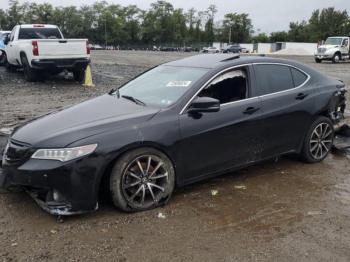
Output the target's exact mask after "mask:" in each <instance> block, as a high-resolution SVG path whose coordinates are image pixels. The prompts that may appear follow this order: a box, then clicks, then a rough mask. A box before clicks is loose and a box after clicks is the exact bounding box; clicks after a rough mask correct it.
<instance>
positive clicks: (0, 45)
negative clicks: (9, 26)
mask: <svg viewBox="0 0 350 262" xmlns="http://www.w3.org/2000/svg"><path fill="white" fill-rule="evenodd" d="M10 33H11V31H0V66H2V65H4V64H5V61H6V55H5V43H4V40H5V39H6V37H7V36H8V35H9V34H10Z"/></svg>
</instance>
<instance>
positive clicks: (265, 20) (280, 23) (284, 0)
mask: <svg viewBox="0 0 350 262" xmlns="http://www.w3.org/2000/svg"><path fill="white" fill-rule="evenodd" d="M155 1H156V0H107V2H108V3H114V4H120V5H131V4H135V5H137V6H138V7H139V8H141V9H149V7H150V4H151V3H153V2H155ZM20 2H22V3H23V2H25V1H23V0H20ZM27 2H36V3H43V2H48V3H51V4H52V5H54V6H69V5H76V6H81V5H84V4H85V5H88V4H92V3H94V2H96V0H36V1H27ZM168 2H170V3H172V4H173V6H174V7H175V8H183V9H184V10H188V9H190V8H192V7H194V8H196V9H197V10H205V9H206V8H207V7H208V6H209V5H211V4H215V5H216V6H217V7H218V13H217V15H216V16H217V18H216V20H221V19H223V17H224V15H225V14H226V13H232V12H237V13H248V14H249V16H250V18H251V19H252V22H253V26H254V29H255V30H256V31H257V30H258V29H260V30H261V32H265V33H268V34H269V33H271V32H275V31H281V30H288V28H289V22H291V21H302V20H307V19H308V18H310V16H311V13H312V11H313V10H315V9H322V8H326V7H335V8H336V9H340V10H347V11H348V13H349V15H350V0H279V1H278V0H241V1H237V0H211V1H203V0H168ZM7 7H8V1H7V0H0V8H2V9H6V8H7Z"/></svg>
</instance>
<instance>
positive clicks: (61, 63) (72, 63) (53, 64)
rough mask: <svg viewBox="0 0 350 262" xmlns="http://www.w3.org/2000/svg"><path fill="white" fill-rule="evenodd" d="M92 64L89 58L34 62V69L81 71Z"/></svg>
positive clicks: (32, 63)
mask: <svg viewBox="0 0 350 262" xmlns="http://www.w3.org/2000/svg"><path fill="white" fill-rule="evenodd" d="M89 63H90V59H88V58H72V59H42V60H32V62H31V65H32V68H34V69H37V70H63V69H67V70H71V71H74V70H80V69H85V68H86V67H87V65H88V64H89Z"/></svg>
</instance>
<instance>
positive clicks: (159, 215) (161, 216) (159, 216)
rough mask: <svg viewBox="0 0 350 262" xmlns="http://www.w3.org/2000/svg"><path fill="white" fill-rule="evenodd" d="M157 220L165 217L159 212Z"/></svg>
mask: <svg viewBox="0 0 350 262" xmlns="http://www.w3.org/2000/svg"><path fill="white" fill-rule="evenodd" d="M158 218H161V219H165V218H166V216H165V215H164V214H163V213H161V212H159V213H158Z"/></svg>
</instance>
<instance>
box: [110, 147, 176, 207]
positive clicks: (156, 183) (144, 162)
mask: <svg viewBox="0 0 350 262" xmlns="http://www.w3.org/2000/svg"><path fill="white" fill-rule="evenodd" d="M174 187H175V170H174V167H173V164H172V162H171V161H170V160H169V158H168V157H167V156H166V155H164V154H163V153H162V152H160V151H158V150H156V149H153V148H139V149H136V150H132V151H129V152H127V153H125V154H124V155H123V156H122V157H121V158H120V159H119V160H118V161H117V162H116V164H115V166H114V168H113V170H112V173H111V177H110V191H111V196H112V201H113V203H114V205H115V206H116V207H117V208H119V209H121V210H123V211H125V212H136V211H144V210H148V209H152V208H156V207H159V206H161V205H164V204H166V203H167V202H168V200H169V198H170V197H171V195H172V192H173V191H174Z"/></svg>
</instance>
